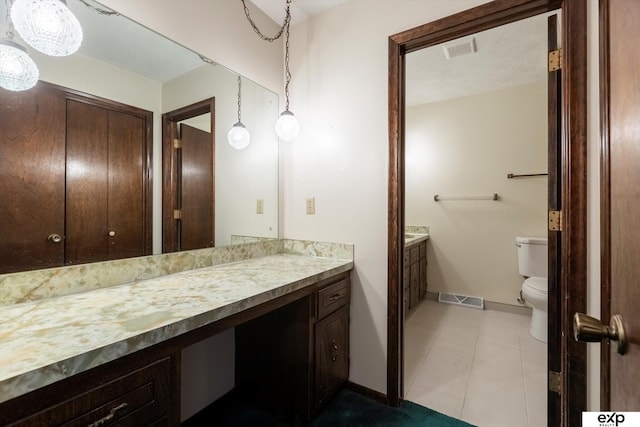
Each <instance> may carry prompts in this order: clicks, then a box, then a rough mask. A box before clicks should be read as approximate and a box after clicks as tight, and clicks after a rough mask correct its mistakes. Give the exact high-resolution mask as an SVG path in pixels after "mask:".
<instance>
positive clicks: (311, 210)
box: [307, 197, 316, 215]
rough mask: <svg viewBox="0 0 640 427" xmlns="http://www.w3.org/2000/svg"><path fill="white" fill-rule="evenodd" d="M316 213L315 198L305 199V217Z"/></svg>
mask: <svg viewBox="0 0 640 427" xmlns="http://www.w3.org/2000/svg"><path fill="white" fill-rule="evenodd" d="M315 213H316V198H315V197H307V215H314V214H315Z"/></svg>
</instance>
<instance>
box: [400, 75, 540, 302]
mask: <svg viewBox="0 0 640 427" xmlns="http://www.w3.org/2000/svg"><path fill="white" fill-rule="evenodd" d="M546 91H547V85H546V82H545V81H542V82H539V83H536V84H529V85H526V86H519V87H513V88H509V89H503V90H499V91H494V92H488V93H483V94H479V95H472V96H466V97H463V98H457V99H452V100H447V101H442V102H436V103H431V104H425V105H420V106H416V107H411V108H408V109H407V111H406V135H407V138H406V170H405V180H406V181H405V189H406V190H405V191H406V194H405V209H406V213H405V221H406V224H407V225H429V233H430V236H431V238H430V240H429V245H428V248H429V251H428V259H429V269H428V283H429V291H431V292H449V293H456V294H463V295H470V296H478V297H483V298H485V300H487V301H493V302H500V303H505V304H513V305H518V303H517V302H516V299H517V298H518V296H519V292H520V289H521V286H522V281H523V278H522V276H520V275H519V274H518V266H517V258H516V248H515V238H516V236H546V234H547V230H546V225H547V214H546V211H547V179H546V177H536V178H526V179H507V173H546V172H547V92H546ZM492 193H498V194H499V198H500V199H499V201H497V202H494V201H449V202H447V201H441V202H435V201H434V200H433V196H434V195H435V194H441V195H444V196H446V195H471V196H474V195H488V194H492Z"/></svg>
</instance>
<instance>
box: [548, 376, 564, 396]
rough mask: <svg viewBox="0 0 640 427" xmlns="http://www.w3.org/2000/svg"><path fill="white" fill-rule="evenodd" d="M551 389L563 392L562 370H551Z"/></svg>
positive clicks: (559, 392)
mask: <svg viewBox="0 0 640 427" xmlns="http://www.w3.org/2000/svg"><path fill="white" fill-rule="evenodd" d="M549 390H551V391H552V392H554V393H558V394H562V375H560V372H555V371H549Z"/></svg>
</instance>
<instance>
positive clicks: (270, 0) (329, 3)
mask: <svg viewBox="0 0 640 427" xmlns="http://www.w3.org/2000/svg"><path fill="white" fill-rule="evenodd" d="M345 1H347V0H292V1H291V24H292V25H295V24H297V23H298V22H301V21H304V20H305V19H308V18H309V17H310V16H314V15H318V14H320V13H322V12H324V11H325V10H327V9H331V8H332V7H335V6H337V5H339V4H341V3H344V2H345ZM251 2H252V3H253V4H255V5H256V6H257V7H258V8H259V9H261V10H262V11H263V12H264V13H265V14H267V16H269V17H270V18H271V19H273V20H274V21H275V22H276V23H278V24H279V25H281V24H282V22H283V21H284V17H285V5H286V3H285V0H251Z"/></svg>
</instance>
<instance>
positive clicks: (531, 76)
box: [251, 0, 548, 106]
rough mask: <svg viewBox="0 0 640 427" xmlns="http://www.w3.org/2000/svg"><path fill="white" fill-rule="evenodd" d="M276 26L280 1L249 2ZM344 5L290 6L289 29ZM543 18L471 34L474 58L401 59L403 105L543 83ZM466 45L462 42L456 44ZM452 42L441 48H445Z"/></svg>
mask: <svg viewBox="0 0 640 427" xmlns="http://www.w3.org/2000/svg"><path fill="white" fill-rule="evenodd" d="M251 1H252V2H253V3H254V4H255V5H256V6H257V7H258V8H260V9H262V10H263V11H264V12H265V13H266V14H267V15H268V16H269V17H271V19H273V20H274V21H275V22H277V23H282V21H283V20H284V5H285V0H251ZM346 1H349V0H292V3H291V15H292V24H295V23H297V22H301V21H303V20H305V19H308V18H309V17H311V16H314V15H318V14H320V13H322V12H324V11H326V10H328V9H330V8H332V7H335V6H338V5H339V4H342V3H345V2H346ZM547 16H548V15H538V16H535V17H532V18H529V19H526V20H522V21H517V22H514V23H511V24H508V25H503V26H501V27H498V28H493V29H491V30H487V31H483V32H481V33H477V34H476V35H475V36H474V37H475V43H476V46H477V51H476V53H473V54H470V55H467V56H459V57H455V58H452V59H447V58H446V57H445V54H444V50H443V45H437V46H433V47H430V48H427V49H422V50H420V51H417V52H412V53H410V54H408V55H407V67H406V70H407V71H406V73H407V74H406V86H407V93H406V105H407V106H412V105H420V104H427V103H431V102H437V101H442V100H445V99H452V98H458V97H462V96H468V95H472V94H477V93H482V92H488V91H493V90H499V89H503V88H507V87H513V86H519V85H525V84H530V83H534V82H538V81H541V80H544V79H545V78H546V73H547V71H546V69H547V65H546V64H547V59H546V58H547V54H546V52H547V24H546V22H547ZM466 39H468V37H466V38H462V39H459V40H458V41H463V40H466ZM458 41H455V40H454V41H452V42H447V43H444V45H446V46H449V45H452V44H456V43H457V42H458Z"/></svg>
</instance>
